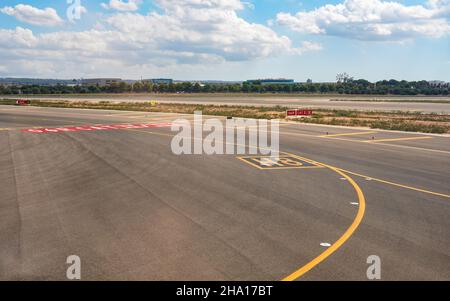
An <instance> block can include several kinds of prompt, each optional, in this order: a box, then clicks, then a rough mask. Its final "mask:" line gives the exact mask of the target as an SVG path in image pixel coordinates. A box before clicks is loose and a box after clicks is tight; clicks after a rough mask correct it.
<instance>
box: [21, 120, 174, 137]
mask: <svg viewBox="0 0 450 301" xmlns="http://www.w3.org/2000/svg"><path fill="white" fill-rule="evenodd" d="M171 125H172V123H137V124H113V125H83V126H68V127H59V128H42V129H25V130H22V132H26V133H36V134H44V133H64V132H79V131H107V130H124V129H146V128H160V127H169V126H171Z"/></svg>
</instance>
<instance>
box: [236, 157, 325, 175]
mask: <svg viewBox="0 0 450 301" xmlns="http://www.w3.org/2000/svg"><path fill="white" fill-rule="evenodd" d="M236 158H237V159H239V160H241V161H243V162H245V163H247V164H249V165H251V166H253V167H256V168H258V169H260V170H265V171H267V170H280V169H314V168H324V167H323V166H319V165H317V164H314V163H311V162H308V161H306V160H301V159H299V158H298V157H294V156H291V155H281V156H278V158H275V157H274V156H257V155H255V156H237V157H236ZM264 158H265V159H273V160H272V163H274V164H273V165H267V166H262V165H258V164H257V163H255V161H261V160H262V159H264ZM292 158H295V159H298V160H300V161H293V160H292ZM248 159H250V160H248ZM275 159H277V160H275ZM305 162H306V163H309V164H313V166H310V165H306V166H305V165H304V163H305ZM275 165H278V166H275Z"/></svg>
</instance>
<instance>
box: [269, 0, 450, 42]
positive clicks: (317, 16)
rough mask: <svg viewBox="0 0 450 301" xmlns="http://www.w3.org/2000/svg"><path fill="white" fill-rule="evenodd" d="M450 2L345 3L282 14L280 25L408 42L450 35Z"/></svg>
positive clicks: (350, 0) (355, 0) (353, 0)
mask: <svg viewBox="0 0 450 301" xmlns="http://www.w3.org/2000/svg"><path fill="white" fill-rule="evenodd" d="M449 15H450V0H429V1H428V2H427V4H426V5H410V6H406V5H403V4H401V3H398V2H393V1H380V0H345V1H344V2H343V3H340V4H336V5H331V4H328V5H325V6H321V7H319V8H317V9H315V10H312V11H308V12H298V13H297V14H295V15H292V14H290V13H279V14H278V15H277V22H278V24H280V25H284V26H287V27H289V28H291V29H292V30H294V31H297V32H301V33H307V34H324V35H334V36H341V37H347V38H352V39H359V40H388V41H389V40H393V41H399V40H405V39H411V38H416V37H419V36H424V37H431V38H440V37H443V36H446V35H449V34H450V24H449V20H448V19H449Z"/></svg>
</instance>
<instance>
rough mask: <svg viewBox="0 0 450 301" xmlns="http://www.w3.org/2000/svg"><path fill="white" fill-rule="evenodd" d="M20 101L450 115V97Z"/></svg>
mask: <svg viewBox="0 0 450 301" xmlns="http://www.w3.org/2000/svg"><path fill="white" fill-rule="evenodd" d="M1 98H8V99H11V98H17V96H2V97H1ZM19 98H20V99H23V98H25V99H33V98H34V99H40V100H72V101H92V102H98V101H117V102H140V101H151V100H156V101H158V102H161V103H183V104H211V105H247V106H277V105H280V106H287V107H295V108H297V107H309V108H323V109H341V110H360V111H404V112H405V111H408V112H414V111H415V112H424V113H438V114H450V103H439V101H450V97H437V96H434V97H431V96H428V97H427V96H425V97H421V96H398V97H395V96H386V97H380V96H354V97H349V96H334V97H327V96H324V97H321V96H299V97H297V96H278V95H264V96H254V95H244V96H238V95H230V96H224V95H198V94H195V95H167V94H160V95H148V94H147V95H146V94H143V95H140V94H135V95H128V96H127V95H121V94H118V95H114V94H109V95H106V96H104V95H103V96H102V95H98V96H97V95H87V96H72V95H67V96H52V97H48V96H39V95H36V96H20V97H19ZM332 99H348V100H351V99H359V100H361V99H368V100H370V99H378V100H384V101H382V102H370V101H331V100H332ZM405 99H413V100H414V101H418V102H393V100H397V101H404V100H405ZM420 101H423V102H420Z"/></svg>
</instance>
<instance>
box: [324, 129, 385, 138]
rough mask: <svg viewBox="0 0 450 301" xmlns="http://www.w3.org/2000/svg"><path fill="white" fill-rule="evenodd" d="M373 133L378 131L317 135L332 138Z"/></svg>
mask: <svg viewBox="0 0 450 301" xmlns="http://www.w3.org/2000/svg"><path fill="white" fill-rule="evenodd" d="M375 133H378V132H375V131H370V132H354V133H342V134H333V135H321V136H319V137H324V138H332V137H341V136H356V135H365V134H375Z"/></svg>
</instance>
